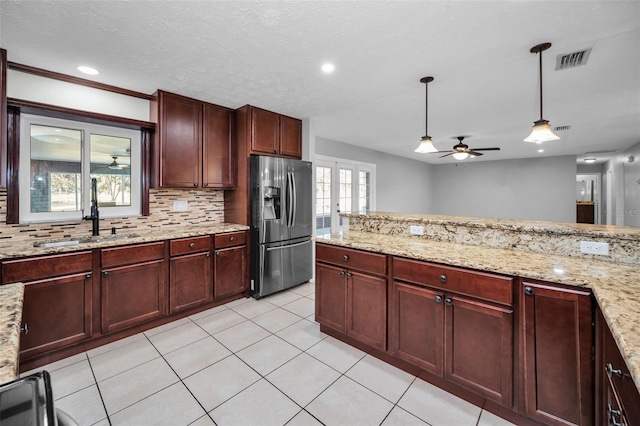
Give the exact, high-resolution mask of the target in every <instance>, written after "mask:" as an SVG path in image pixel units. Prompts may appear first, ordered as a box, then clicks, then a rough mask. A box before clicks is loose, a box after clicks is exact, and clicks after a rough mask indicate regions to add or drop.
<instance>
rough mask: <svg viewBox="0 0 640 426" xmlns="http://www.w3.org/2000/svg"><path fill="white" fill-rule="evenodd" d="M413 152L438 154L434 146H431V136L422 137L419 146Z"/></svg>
mask: <svg viewBox="0 0 640 426" xmlns="http://www.w3.org/2000/svg"><path fill="white" fill-rule="evenodd" d="M414 152H418V153H420V154H427V153H429V152H438V150H437V149H436V147H435V146H433V141H432V140H431V136H423V137H422V139H421V140H420V145H418V147H417V148H416V149H415V150H414Z"/></svg>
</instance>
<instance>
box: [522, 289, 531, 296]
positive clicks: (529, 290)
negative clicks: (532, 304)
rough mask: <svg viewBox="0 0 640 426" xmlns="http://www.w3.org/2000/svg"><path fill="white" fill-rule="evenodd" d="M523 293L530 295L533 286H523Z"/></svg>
mask: <svg viewBox="0 0 640 426" xmlns="http://www.w3.org/2000/svg"><path fill="white" fill-rule="evenodd" d="M524 294H526V295H527V296H531V295H532V294H533V288H531V287H525V288H524Z"/></svg>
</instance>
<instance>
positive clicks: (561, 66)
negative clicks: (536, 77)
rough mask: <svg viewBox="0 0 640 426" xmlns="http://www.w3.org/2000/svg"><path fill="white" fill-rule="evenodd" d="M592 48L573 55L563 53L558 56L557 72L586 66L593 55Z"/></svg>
mask: <svg viewBox="0 0 640 426" xmlns="http://www.w3.org/2000/svg"><path fill="white" fill-rule="evenodd" d="M591 49H593V48H592V47H590V48H588V49H584V50H579V51H577V52H573V53H561V54H559V55H558V56H556V71H560V70H566V69H569V68H575V67H579V66H580V65H586V64H587V60H588V59H589V55H590V54H591Z"/></svg>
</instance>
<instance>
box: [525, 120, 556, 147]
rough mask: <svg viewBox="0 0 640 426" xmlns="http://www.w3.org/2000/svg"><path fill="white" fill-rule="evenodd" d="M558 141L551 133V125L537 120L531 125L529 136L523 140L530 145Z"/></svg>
mask: <svg viewBox="0 0 640 426" xmlns="http://www.w3.org/2000/svg"><path fill="white" fill-rule="evenodd" d="M558 139H560V137H558V136H556V135H555V134H554V133H553V132H552V131H551V125H550V124H549V122H548V121H547V120H538V121H536V122H534V123H533V130H532V131H531V134H530V135H529V136H527V138H526V139H525V140H524V141H525V142H531V143H542V142H547V141H555V140H558Z"/></svg>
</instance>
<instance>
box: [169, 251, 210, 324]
mask: <svg viewBox="0 0 640 426" xmlns="http://www.w3.org/2000/svg"><path fill="white" fill-rule="evenodd" d="M169 268H170V278H169V309H170V312H171V313H174V312H179V311H182V310H185V309H189V308H192V307H194V306H198V305H201V304H202V303H205V302H207V301H210V300H211V297H212V294H213V291H212V289H213V281H212V280H211V253H209V252H206V253H195V254H190V255H186V256H180V257H175V258H173V259H171V264H170V266H169Z"/></svg>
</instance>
